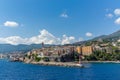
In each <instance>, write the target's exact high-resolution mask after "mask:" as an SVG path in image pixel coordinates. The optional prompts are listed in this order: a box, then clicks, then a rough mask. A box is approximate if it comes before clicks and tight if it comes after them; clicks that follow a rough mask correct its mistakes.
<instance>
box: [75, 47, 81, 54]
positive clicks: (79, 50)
mask: <svg viewBox="0 0 120 80" xmlns="http://www.w3.org/2000/svg"><path fill="white" fill-rule="evenodd" d="M76 51H77V53H79V54H81V53H82V47H80V46H78V47H77V48H76Z"/></svg>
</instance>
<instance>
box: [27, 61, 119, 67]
mask: <svg viewBox="0 0 120 80" xmlns="http://www.w3.org/2000/svg"><path fill="white" fill-rule="evenodd" d="M25 63H27V64H36V65H44V66H63V67H79V68H84V67H85V65H84V64H87V63H120V61H82V64H78V63H76V62H43V61H41V62H35V61H32V62H29V63H28V62H25Z"/></svg>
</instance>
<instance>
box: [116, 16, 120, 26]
mask: <svg viewBox="0 0 120 80" xmlns="http://www.w3.org/2000/svg"><path fill="white" fill-rule="evenodd" d="M115 24H119V25H120V17H119V18H117V19H116V20H115Z"/></svg>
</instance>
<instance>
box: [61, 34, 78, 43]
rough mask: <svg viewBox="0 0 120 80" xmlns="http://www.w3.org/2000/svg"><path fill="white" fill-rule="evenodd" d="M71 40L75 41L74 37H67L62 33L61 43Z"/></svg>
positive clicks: (71, 41) (70, 41)
mask: <svg viewBox="0 0 120 80" xmlns="http://www.w3.org/2000/svg"><path fill="white" fill-rule="evenodd" d="M73 42H76V40H75V37H73V36H70V37H68V36H66V35H63V39H62V41H61V44H70V43H73Z"/></svg>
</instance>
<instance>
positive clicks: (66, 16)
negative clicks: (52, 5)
mask: <svg viewBox="0 0 120 80" xmlns="http://www.w3.org/2000/svg"><path fill="white" fill-rule="evenodd" d="M60 17H62V18H68V17H69V16H68V14H67V13H66V12H64V13H62V14H61V15H60Z"/></svg>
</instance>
